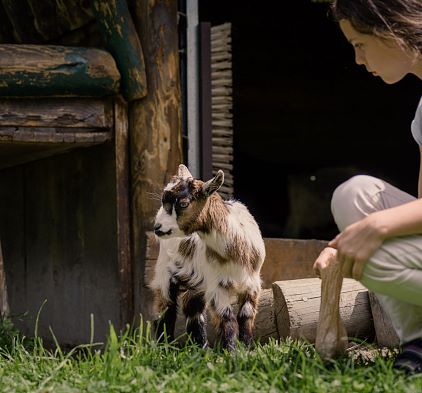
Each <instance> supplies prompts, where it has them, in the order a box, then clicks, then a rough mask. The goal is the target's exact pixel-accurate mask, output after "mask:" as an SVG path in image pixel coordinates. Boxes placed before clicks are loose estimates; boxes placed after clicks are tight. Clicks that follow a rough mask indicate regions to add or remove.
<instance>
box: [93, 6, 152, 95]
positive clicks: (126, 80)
mask: <svg viewBox="0 0 422 393" xmlns="http://www.w3.org/2000/svg"><path fill="white" fill-rule="evenodd" d="M93 4H94V9H95V13H96V18H97V22H98V24H99V26H100V29H101V31H102V33H103V36H104V39H105V41H106V43H107V49H108V50H109V51H110V53H112V55H113V57H114V58H115V59H116V62H117V66H118V68H119V70H120V74H121V76H122V79H121V83H122V92H123V95H124V96H125V98H126V99H127V100H128V101H132V100H138V99H140V98H143V97H145V95H146V94H147V79H146V74H145V63H144V55H143V52H142V46H141V42H140V41H139V37H138V34H137V32H136V29H135V26H134V24H133V20H132V17H131V14H130V12H129V9H128V6H127V4H126V1H125V0H114V1H109V0H94V1H93ZM144 23H146V21H144ZM150 26H153V24H151V25H150Z"/></svg>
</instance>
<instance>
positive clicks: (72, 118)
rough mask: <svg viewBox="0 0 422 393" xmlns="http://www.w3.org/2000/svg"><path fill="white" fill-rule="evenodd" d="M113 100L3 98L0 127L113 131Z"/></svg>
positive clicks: (0, 103) (0, 100) (0, 108)
mask: <svg viewBox="0 0 422 393" xmlns="http://www.w3.org/2000/svg"><path fill="white" fill-rule="evenodd" d="M112 125H113V107H112V102H111V99H98V98H44V99H37V100H34V99H33V98H18V99H2V98H0V127H8V126H9V127H21V126H22V127H54V128H60V127H69V128H111V127H112Z"/></svg>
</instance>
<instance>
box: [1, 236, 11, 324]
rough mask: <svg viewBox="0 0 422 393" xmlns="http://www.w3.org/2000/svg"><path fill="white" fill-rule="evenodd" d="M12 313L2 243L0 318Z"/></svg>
mask: <svg viewBox="0 0 422 393" xmlns="http://www.w3.org/2000/svg"><path fill="white" fill-rule="evenodd" d="M9 314H10V308H9V300H8V294H7V281H6V271H5V269H4V260H3V252H2V249H1V243H0V319H3V318H5V317H8V316H9Z"/></svg>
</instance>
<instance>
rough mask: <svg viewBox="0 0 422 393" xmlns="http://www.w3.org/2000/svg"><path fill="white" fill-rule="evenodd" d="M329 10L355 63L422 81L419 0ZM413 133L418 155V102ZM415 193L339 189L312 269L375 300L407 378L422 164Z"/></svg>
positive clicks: (421, 338) (412, 363) (413, 365)
mask: <svg viewBox="0 0 422 393" xmlns="http://www.w3.org/2000/svg"><path fill="white" fill-rule="evenodd" d="M332 7H333V8H332V11H333V14H334V16H335V18H336V20H337V21H338V23H339V26H340V29H341V30H342V32H343V34H344V36H345V37H346V39H347V40H348V41H349V42H350V43H351V44H352V46H353V47H354V50H355V61H356V63H357V64H358V65H364V66H365V67H366V70H367V71H368V72H370V73H372V74H373V75H374V76H375V77H379V78H381V79H382V80H383V81H384V82H385V83H387V84H393V83H396V82H398V81H400V80H401V79H402V78H404V77H405V76H406V75H407V74H414V75H416V76H417V77H418V78H420V79H422V1H421V0H336V1H335V2H334V4H333V6H332ZM411 132H412V135H413V137H414V139H415V141H416V143H418V145H419V146H420V151H421V156H422V100H421V102H420V103H419V106H418V108H417V110H416V114H415V118H414V120H413V122H412V124H411ZM391 159H399V158H398V157H395V158H393V157H391ZM421 162H422V160H421ZM418 189H419V199H417V198H415V197H413V196H411V195H409V194H407V193H406V192H404V191H401V190H399V189H397V188H396V187H394V186H392V185H391V184H388V183H387V182H385V181H383V180H381V179H377V178H374V177H371V176H363V175H362V176H355V177H353V178H351V179H350V180H348V181H347V182H345V183H343V184H341V185H340V186H339V187H338V188H337V189H336V191H335V192H334V194H333V197H332V203H331V208H332V213H333V216H334V220H335V222H336V224H337V226H338V228H339V231H340V233H339V234H338V235H337V237H336V238H335V239H333V240H332V241H331V242H330V243H329V247H328V248H326V249H325V250H324V251H323V252H322V253H321V254H320V256H319V257H318V259H317V260H316V262H315V264H314V270H315V272H316V273H317V274H318V273H320V272H321V270H322V269H324V268H325V267H326V266H327V265H328V264H330V262H332V261H333V260H335V259H336V260H337V261H338V262H339V263H340V264H341V266H342V271H343V275H344V276H345V277H352V278H354V279H356V280H359V281H360V282H361V283H362V284H363V285H364V286H366V287H367V288H368V289H369V290H371V291H373V292H375V293H376V294H377V297H378V298H379V300H380V302H381V304H382V306H383V308H384V310H385V311H386V312H387V313H388V314H389V316H390V318H391V320H392V323H393V326H394V328H395V330H396V332H397V334H398V336H399V338H400V341H401V353H400V354H399V355H398V356H397V358H396V360H395V362H394V367H395V368H397V369H403V370H404V371H406V372H409V373H418V372H419V373H420V372H422V199H420V198H421V197H422V165H421V170H420V175H419V187H418Z"/></svg>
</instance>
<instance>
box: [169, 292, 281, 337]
mask: <svg viewBox="0 0 422 393" xmlns="http://www.w3.org/2000/svg"><path fill="white" fill-rule="evenodd" d="M181 309H182V307H181V304H179V307H178V310H179V312H178V315H177V321H176V329H175V337H178V338H179V340H180V341H181V342H183V341H185V339H186V334H185V331H186V330H185V326H186V318H185V317H184V316H183V314H182V313H181V312H180V310H181ZM233 309H234V312H235V314H237V310H238V307H237V304H236V303H233ZM207 321H208V323H207V333H208V341H209V343H210V345H214V343H215V338H216V337H215V329H214V327H213V326H212V323H211V316H210V314H209V313H208V315H207ZM253 335H254V340H256V341H259V342H260V343H262V344H264V343H267V342H268V341H269V340H270V338H274V339H278V338H279V337H278V332H277V326H276V321H275V315H274V307H273V292H272V290H271V289H264V290H263V291H262V292H261V295H260V297H259V303H258V313H257V315H256V319H255V325H254V329H253Z"/></svg>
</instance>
